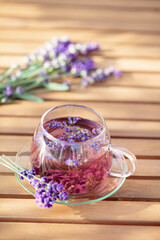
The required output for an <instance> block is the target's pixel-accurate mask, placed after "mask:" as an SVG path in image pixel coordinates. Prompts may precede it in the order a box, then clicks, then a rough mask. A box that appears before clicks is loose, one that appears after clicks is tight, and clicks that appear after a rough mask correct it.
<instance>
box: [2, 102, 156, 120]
mask: <svg viewBox="0 0 160 240" xmlns="http://www.w3.org/2000/svg"><path fill="white" fill-rule="evenodd" d="M73 103H74V104H75V103H76V104H79V105H84V106H88V107H91V108H93V109H94V110H96V111H97V112H99V113H100V114H101V115H102V116H103V117H104V118H105V119H107V120H108V119H112V120H117V119H118V120H143V121H145V120H146V121H160V111H159V108H160V107H159V104H140V103H138V104H135V103H128V102H126V103H119V102H118V103H109V102H105V103H104V102H99V103H98V102H95V101H94V102H89V101H88V102H82V101H80V100H79V101H77V102H74V100H71V101H67V100H66V101H63V100H62V101H57V100H56V101H50V102H47V101H46V102H44V103H36V102H28V101H18V102H17V104H11V105H10V104H8V105H2V106H1V108H0V115H1V116H8V117H10V116H17V117H20V116H22V117H24V116H25V117H38V118H39V119H40V117H41V116H42V114H43V113H44V112H45V111H47V110H48V109H50V108H53V107H55V106H59V105H64V104H73Z"/></svg>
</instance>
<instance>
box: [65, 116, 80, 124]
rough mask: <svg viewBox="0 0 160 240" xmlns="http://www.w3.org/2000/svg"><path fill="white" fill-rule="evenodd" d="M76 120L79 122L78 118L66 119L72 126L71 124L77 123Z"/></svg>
mask: <svg viewBox="0 0 160 240" xmlns="http://www.w3.org/2000/svg"><path fill="white" fill-rule="evenodd" d="M78 120H80V118H79V117H75V118H71V117H69V118H68V123H69V124H71V125H72V124H75V123H76V122H78Z"/></svg>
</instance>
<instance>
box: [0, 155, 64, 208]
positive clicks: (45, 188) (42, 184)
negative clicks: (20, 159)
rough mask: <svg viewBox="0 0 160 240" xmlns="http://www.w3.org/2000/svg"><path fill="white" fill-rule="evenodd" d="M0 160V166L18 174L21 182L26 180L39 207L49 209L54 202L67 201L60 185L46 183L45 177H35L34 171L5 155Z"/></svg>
mask: <svg viewBox="0 0 160 240" xmlns="http://www.w3.org/2000/svg"><path fill="white" fill-rule="evenodd" d="M0 160H1V161H0V164H1V165H3V166H5V167H7V168H9V169H11V170H12V171H14V172H16V173H17V174H19V176H20V177H19V178H20V179H21V180H23V179H26V180H27V181H29V184H31V185H32V186H33V187H34V188H35V194H34V197H35V199H36V200H35V202H36V203H38V204H39V207H41V208H51V207H52V206H53V204H54V203H55V201H56V200H60V201H66V200H67V199H68V194H67V193H66V192H65V191H64V186H63V185H62V184H58V183H54V182H53V181H50V182H48V179H47V177H42V178H39V177H37V176H36V173H35V170H34V169H31V170H27V169H24V168H22V167H20V166H19V165H18V164H17V163H15V162H14V161H12V160H11V159H10V158H8V157H7V156H5V155H2V157H0Z"/></svg>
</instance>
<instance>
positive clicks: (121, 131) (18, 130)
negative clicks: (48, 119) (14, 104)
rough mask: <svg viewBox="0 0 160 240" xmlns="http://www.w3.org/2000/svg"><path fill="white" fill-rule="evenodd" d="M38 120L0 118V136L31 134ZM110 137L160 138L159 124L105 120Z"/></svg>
mask: <svg viewBox="0 0 160 240" xmlns="http://www.w3.org/2000/svg"><path fill="white" fill-rule="evenodd" d="M39 122H40V119H38V118H34V117H32V118H25V117H19V118H17V117H9V118H8V117H0V134H24V135H25V134H33V133H34V130H35V129H36V127H37V126H38V124H39ZM106 124H107V126H108V129H109V132H110V135H111V137H141V138H142V137H143V138H144V137H146V138H160V122H153V121H151V122H150V121H149V122H147V121H124V120H123V121H120V120H107V121H106Z"/></svg>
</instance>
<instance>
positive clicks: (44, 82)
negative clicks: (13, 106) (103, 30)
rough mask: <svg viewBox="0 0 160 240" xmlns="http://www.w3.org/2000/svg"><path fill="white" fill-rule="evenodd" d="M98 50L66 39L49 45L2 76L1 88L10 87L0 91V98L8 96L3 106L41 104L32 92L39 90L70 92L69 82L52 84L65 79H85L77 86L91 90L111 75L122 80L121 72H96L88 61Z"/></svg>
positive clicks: (98, 70) (54, 41)
mask: <svg viewBox="0 0 160 240" xmlns="http://www.w3.org/2000/svg"><path fill="white" fill-rule="evenodd" d="M97 49H99V46H98V44H97V43H95V42H91V43H86V44H83V43H73V42H71V41H70V40H69V39H68V37H66V36H64V37H60V38H54V39H52V40H51V41H49V42H46V43H45V44H44V45H43V46H41V47H40V48H39V49H37V50H36V51H34V52H33V53H31V54H29V55H28V56H26V57H25V59H24V61H23V62H22V64H21V65H18V64H12V65H11V66H10V68H9V69H7V70H6V71H5V72H3V73H2V74H1V75H0V82H1V81H3V82H2V86H4V85H3V84H4V83H5V86H6V85H7V86H6V88H5V90H4V87H1V89H2V90H1V92H0V95H1V94H5V95H6V96H0V99H1V100H0V101H1V103H5V102H12V101H13V99H15V98H17V97H18V98H20V99H27V100H33V101H38V102H42V101H43V99H41V98H39V97H35V96H32V95H30V91H31V90H32V91H33V90H34V89H36V88H46V89H48V90H56V91H61V90H62V91H67V90H70V89H71V84H70V83H69V82H68V81H64V82H63V83H62V84H61V83H56V84H52V81H55V79H58V78H62V77H64V76H65V75H66V76H73V77H82V78H83V79H82V82H81V83H78V84H77V80H78V79H77V80H76V83H75V86H77V85H80V86H81V85H82V86H88V85H91V84H93V83H96V82H101V81H104V80H105V79H107V77H108V76H110V75H114V76H115V77H120V76H121V72H120V71H117V70H115V69H114V67H112V66H111V67H109V68H107V69H104V70H102V69H97V70H96V66H95V64H94V62H93V60H92V59H91V58H85V56H86V55H87V54H89V53H90V52H91V51H95V50H97ZM50 82H51V84H50ZM64 85H67V87H65V86H64ZM73 85H74V83H73ZM16 93H17V94H16ZM7 98H8V99H7ZM8 100H9V101H8Z"/></svg>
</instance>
